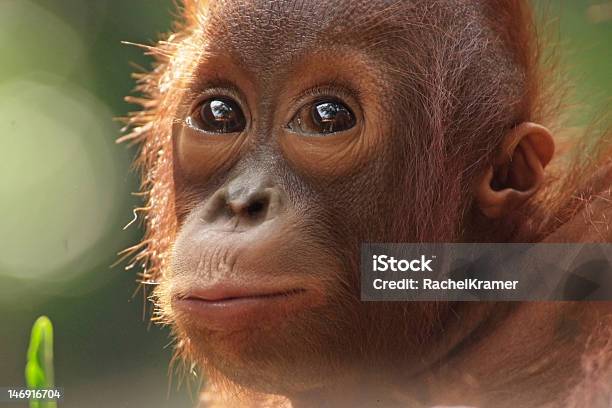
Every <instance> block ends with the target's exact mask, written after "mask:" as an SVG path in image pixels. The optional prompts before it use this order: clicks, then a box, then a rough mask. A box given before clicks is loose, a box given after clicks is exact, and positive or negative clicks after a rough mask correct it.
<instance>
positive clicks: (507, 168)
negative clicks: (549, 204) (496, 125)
mask: <svg viewBox="0 0 612 408" xmlns="http://www.w3.org/2000/svg"><path fill="white" fill-rule="evenodd" d="M554 151H555V144H554V141H553V138H552V136H551V134H550V131H549V130H548V129H546V128H545V127H544V126H541V125H538V124H535V123H531V122H524V123H521V124H520V125H518V126H517V127H515V128H514V129H512V130H511V131H510V132H509V133H508V134H507V135H506V137H505V138H504V141H503V143H502V146H501V150H500V153H499V155H498V156H497V157H496V159H495V160H494V162H493V164H492V165H491V166H489V167H487V168H486V169H485V172H484V174H483V175H482V176H481V177H480V179H478V180H477V183H476V186H475V198H476V203H477V205H478V206H479V207H480V210H481V211H482V213H483V214H484V215H485V216H487V217H489V218H500V217H503V216H504V215H507V214H509V213H510V212H511V211H512V210H514V209H516V208H518V207H520V206H521V205H522V204H523V203H525V201H527V199H528V198H529V197H531V196H532V195H533V194H534V193H535V192H536V191H537V190H538V189H539V188H540V186H541V185H542V181H543V179H544V168H545V167H546V165H547V164H548V163H549V162H550V160H551V159H552V157H553V154H554Z"/></svg>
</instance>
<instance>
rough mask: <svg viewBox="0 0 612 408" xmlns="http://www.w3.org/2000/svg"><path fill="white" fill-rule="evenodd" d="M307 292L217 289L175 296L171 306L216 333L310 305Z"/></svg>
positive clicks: (295, 290) (297, 290) (302, 290)
mask: <svg viewBox="0 0 612 408" xmlns="http://www.w3.org/2000/svg"><path fill="white" fill-rule="evenodd" d="M305 292H306V290H305V289H290V290H278V291H270V292H266V291H263V292H262V291H257V292H253V291H250V290H249V291H247V290H242V289H240V290H233V289H232V290H230V289H227V288H223V289H221V288H214V290H213V289H211V290H200V291H194V292H192V293H189V294H187V295H183V296H176V297H174V299H173V301H172V307H174V308H176V309H177V310H178V311H180V312H182V313H186V315H189V316H192V317H196V318H197V321H198V322H200V323H201V324H203V325H205V326H206V327H209V328H212V329H216V330H234V329H241V328H246V327H248V326H251V325H253V324H257V323H259V322H263V321H268V322H270V321H271V319H274V318H278V317H279V316H283V315H284V314H285V313H287V312H288V311H290V310H295V309H296V308H299V307H300V305H304V304H306V303H307V302H308V297H307V296H304V294H305Z"/></svg>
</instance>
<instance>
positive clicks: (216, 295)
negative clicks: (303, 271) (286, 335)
mask: <svg viewBox="0 0 612 408" xmlns="http://www.w3.org/2000/svg"><path fill="white" fill-rule="evenodd" d="M302 292H305V289H299V288H298V289H289V290H281V291H276V292H272V291H270V292H265V291H264V292H256V291H253V292H252V291H248V290H241V289H230V288H214V289H208V290H199V291H194V292H193V293H190V294H188V295H186V296H183V297H179V300H194V301H202V302H209V303H222V302H233V301H238V300H241V299H244V300H247V299H253V300H257V299H261V300H265V299H272V298H276V297H287V296H292V295H297V294H298V293H302Z"/></svg>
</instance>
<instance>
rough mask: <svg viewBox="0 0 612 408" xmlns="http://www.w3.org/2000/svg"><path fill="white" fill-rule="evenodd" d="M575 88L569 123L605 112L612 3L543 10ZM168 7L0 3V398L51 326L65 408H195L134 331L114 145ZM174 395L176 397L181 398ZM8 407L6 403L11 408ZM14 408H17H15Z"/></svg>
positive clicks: (123, 153)
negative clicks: (134, 75)
mask: <svg viewBox="0 0 612 408" xmlns="http://www.w3.org/2000/svg"><path fill="white" fill-rule="evenodd" d="M550 4H551V6H552V7H550V8H548V14H550V15H551V16H557V17H559V28H560V44H561V50H562V52H563V58H564V62H565V63H566V66H567V67H568V71H569V73H570V74H571V77H572V79H573V80H574V81H575V83H576V84H577V86H576V90H575V94H574V96H573V99H572V102H576V103H577V104H578V105H579V106H580V108H579V109H576V110H575V112H576V113H575V115H574V117H573V118H572V124H575V125H583V124H585V123H586V122H587V121H588V120H589V118H591V117H592V116H593V115H594V114H595V113H601V112H602V111H605V110H606V109H607V108H609V106H610V105H609V96H610V95H611V91H612V46H611V41H612V2H609V1H608V2H602V1H578V0H576V1H567V2H563V3H562V2H558V1H552V2H550ZM173 11H174V6H173V2H172V0H96V1H93V0H92V1H83V0H0V154H1V159H0V244H1V245H0V387H2V386H23V384H24V379H23V370H24V365H25V356H26V349H27V344H28V343H27V342H28V337H29V331H30V327H31V324H32V322H33V321H34V320H35V318H36V317H37V316H39V315H41V314H46V315H48V316H49V317H50V318H51V320H52V321H53V323H54V325H55V333H56V338H55V358H56V382H57V385H58V386H61V387H63V388H64V391H65V399H64V402H63V404H61V405H60V406H65V407H78V408H81V407H83V408H84V407H153V408H154V407H190V406H192V405H193V403H192V398H193V397H192V395H193V393H192V392H191V391H190V390H189V389H188V388H187V387H185V386H182V387H180V388H178V387H177V383H178V382H179V381H178V380H179V379H178V378H177V377H176V376H172V375H169V374H168V363H169V360H170V358H171V354H172V351H171V347H167V345H168V344H169V343H170V338H169V333H168V331H167V329H161V328H159V327H156V326H150V325H149V324H148V322H147V321H146V319H143V296H142V293H137V294H136V295H135V296H133V294H134V292H135V290H136V288H137V285H136V283H135V271H124V270H123V266H122V265H120V266H118V267H110V265H111V264H112V263H113V262H114V261H115V260H116V259H117V256H116V254H117V252H118V251H120V250H121V249H123V248H126V247H128V246H130V245H131V244H133V243H136V242H137V241H138V239H139V237H140V235H141V233H142V231H141V230H139V229H138V226H132V227H130V228H128V229H127V230H125V231H124V230H123V229H122V227H123V226H124V225H125V224H127V223H128V222H129V221H130V220H131V218H132V211H131V210H132V208H134V207H135V206H137V205H138V200H137V198H135V197H133V196H131V195H130V193H131V192H133V191H137V190H138V182H137V178H136V174H134V173H133V172H131V171H130V160H131V157H132V156H133V154H134V153H135V152H134V150H133V149H129V148H127V147H126V146H117V145H116V144H115V143H114V139H115V138H116V137H117V136H118V134H119V127H120V126H119V124H118V123H116V122H114V121H113V120H112V118H113V117H117V116H122V115H124V114H125V113H126V112H128V111H129V110H130V109H132V108H133V107H131V106H129V105H127V104H126V103H124V102H123V96H124V95H127V94H129V93H130V91H131V89H132V87H133V86H134V83H133V81H132V80H131V79H130V72H132V71H133V70H134V69H133V67H132V66H130V62H131V63H134V64H136V65H139V66H145V67H146V66H148V63H149V61H148V60H147V58H145V57H143V55H142V52H141V51H140V50H138V49H136V48H134V47H130V46H125V45H121V44H120V41H122V40H128V41H131V42H136V43H147V44H148V43H152V42H153V41H155V40H156V39H157V34H158V33H162V32H166V31H167V30H168V29H169V28H170V24H171V21H170V16H171V15H172V13H173ZM177 388H178V389H177ZM7 406H8V405H7ZM10 406H25V405H20V404H17V403H15V404H12V405H10Z"/></svg>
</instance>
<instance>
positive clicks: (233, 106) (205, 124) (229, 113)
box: [187, 97, 246, 133]
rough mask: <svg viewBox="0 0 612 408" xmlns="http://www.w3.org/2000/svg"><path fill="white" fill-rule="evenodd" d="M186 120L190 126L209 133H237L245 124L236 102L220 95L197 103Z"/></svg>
mask: <svg viewBox="0 0 612 408" xmlns="http://www.w3.org/2000/svg"><path fill="white" fill-rule="evenodd" d="M187 120H188V123H189V124H190V125H191V126H193V127H196V128H198V129H201V130H203V131H205V132H209V133H238V132H242V131H243V130H244V128H245V126H246V120H245V118H244V113H242V109H241V108H240V105H239V104H238V102H236V101H234V100H233V99H230V98H221V97H214V98H210V99H207V100H205V101H204V102H202V103H201V104H199V105H198V107H197V108H196V109H195V110H194V112H193V113H192V114H191V116H189V118H188V119H187Z"/></svg>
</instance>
